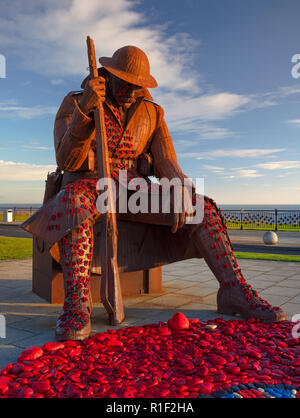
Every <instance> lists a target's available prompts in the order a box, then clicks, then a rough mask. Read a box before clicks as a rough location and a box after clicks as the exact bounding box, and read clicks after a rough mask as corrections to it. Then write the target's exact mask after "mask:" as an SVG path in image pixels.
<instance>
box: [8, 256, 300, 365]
mask: <svg viewBox="0 0 300 418" xmlns="http://www.w3.org/2000/svg"><path fill="white" fill-rule="evenodd" d="M239 263H240V266H241V267H242V269H243V272H244V275H245V277H246V278H247V279H248V282H249V283H250V284H251V285H252V286H253V287H254V288H255V289H256V290H258V291H259V294H260V295H261V296H262V297H263V298H264V299H267V300H268V301H269V302H270V303H271V304H273V305H277V306H281V307H282V308H283V309H284V310H285V311H286V312H287V314H288V318H289V319H291V318H292V316H293V315H295V314H300V263H292V262H278V261H262V260H239ZM31 274H32V260H31V259H25V260H7V261H0V314H2V315H4V319H5V321H6V338H0V367H1V366H4V365H5V364H7V363H10V362H15V361H16V360H17V358H18V355H19V354H20V352H21V351H22V350H23V349H25V348H27V347H29V346H32V345H36V346H41V345H42V344H44V343H45V342H47V341H54V340H55V339H54V328H55V323H56V319H57V317H58V315H59V313H60V311H61V306H60V305H51V304H49V303H46V302H45V301H44V300H43V299H41V298H40V297H38V296H37V295H35V294H34V293H32V291H31ZM217 289H218V283H217V281H216V279H215V278H214V276H213V274H212V273H211V272H210V270H209V268H208V267H207V265H206V263H205V262H204V260H198V259H192V260H187V261H182V262H178V263H173V264H170V265H168V266H166V267H164V268H163V292H162V293H160V294H150V295H140V296H136V297H127V298H125V300H124V304H125V313H126V320H125V322H124V323H123V324H122V325H121V326H120V327H126V326H132V325H143V324H147V323H151V322H158V321H167V320H168V319H169V318H170V317H171V316H172V315H173V314H174V313H176V312H178V311H180V312H183V313H184V314H185V315H186V316H187V317H189V318H192V317H196V318H200V319H201V320H208V319H211V318H216V317H218V316H220V315H218V314H217V312H216V292H217ZM224 318H226V319H229V318H230V317H228V316H224ZM1 319H3V317H1ZM108 328H112V327H109V326H108V325H107V315H106V312H105V310H104V308H103V307H102V305H100V304H98V305H96V306H94V309H93V328H92V330H93V333H96V332H101V331H106V330H107V329H108Z"/></svg>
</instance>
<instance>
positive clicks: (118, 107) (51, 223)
mask: <svg viewBox="0 0 300 418" xmlns="http://www.w3.org/2000/svg"><path fill="white" fill-rule="evenodd" d="M99 61H100V64H101V65H102V67H101V68H99V69H98V75H99V76H98V77H97V78H93V79H92V78H91V77H90V76H89V77H87V78H86V79H85V80H84V81H83V83H82V85H81V87H82V90H81V91H76V92H74V91H72V92H70V93H69V94H68V95H67V96H66V97H65V98H64V100H63V102H62V104H61V106H60V108H59V110H58V112H57V115H56V119H55V126H54V143H55V151H56V160H57V164H58V167H59V169H60V170H63V178H62V183H61V187H60V191H59V192H58V193H57V194H56V195H55V196H54V197H52V198H51V199H50V200H49V201H48V202H46V203H45V204H44V205H43V206H42V208H41V209H40V210H39V211H38V212H36V213H35V214H34V215H33V216H32V217H31V218H29V220H28V221H26V222H25V223H24V224H23V227H24V228H25V229H26V230H27V231H29V232H31V233H33V234H34V235H36V236H38V237H41V238H42V239H44V240H45V241H47V242H48V243H51V245H53V247H52V249H53V251H52V254H53V256H54V257H55V255H54V253H55V251H54V249H55V247H56V248H57V246H58V249H59V254H56V256H57V257H59V260H60V264H61V267H62V271H63V278H64V289H65V303H64V306H63V311H62V313H61V315H60V317H59V318H58V321H57V325H56V338H57V339H58V340H66V339H73V340H80V339H84V338H86V337H88V335H89V334H90V330H91V320H90V317H91V303H90V298H89V279H90V272H91V264H92V257H93V225H94V223H95V222H96V220H97V219H99V216H100V217H101V214H100V215H99V213H98V211H97V209H96V200H97V197H98V192H97V190H96V183H97V180H98V177H97V162H96V153H97V150H96V141H95V120H94V116H93V111H94V109H95V107H97V106H99V104H100V103H102V105H103V110H104V121H105V130H106V136H107V151H108V154H109V155H108V158H109V163H110V171H111V177H112V178H113V179H115V180H116V181H117V182H118V179H119V176H118V174H119V171H120V170H127V172H128V177H127V181H130V180H131V179H133V178H144V179H146V181H147V182H148V183H150V180H149V179H148V175H151V174H154V175H155V176H156V178H157V179H158V180H160V179H162V178H167V179H169V180H172V179H174V178H179V179H180V180H181V181H182V182H184V179H186V176H185V175H184V174H183V172H182V171H181V168H180V167H179V165H178V162H177V158H176V153H175V150H174V146H173V142H172V139H171V137H170V134H169V131H168V127H167V125H166V123H165V120H164V111H163V109H162V108H161V107H160V106H159V105H158V104H156V103H154V102H153V101H152V97H151V95H150V93H149V91H148V88H154V87H156V86H157V82H156V80H155V79H154V78H153V76H152V75H151V74H150V65H149V61H148V58H147V56H146V54H145V53H144V52H143V51H142V50H141V49H139V48H137V47H135V46H125V47H123V48H120V49H118V50H117V51H116V52H115V53H114V54H113V56H112V57H111V58H109V57H102V58H100V59H99ZM183 106H184V103H183ZM141 161H142V162H146V167H148V168H147V169H146V170H145V168H141V167H145V165H144V166H143V165H142V164H141ZM180 187H181V186H180ZM183 194H184V196H185V197H186V198H185V199H184V207H183V210H182V212H181V213H180V215H179V217H178V216H177V217H175V218H171V217H170V218H169V219H175V221H174V222H170V225H169V226H166V225H164V226H158V228H160V230H161V239H160V241H161V240H162V241H163V240H164V239H165V240H166V239H167V238H166V237H167V236H169V235H170V229H172V232H173V235H174V238H176V236H179V235H180V240H178V243H179V244H178V246H180V247H182V248H185V249H186V248H187V247H191V246H192V247H193V256H195V257H199V258H202V257H203V258H204V259H205V261H206V263H207V264H208V266H209V267H210V269H211V271H212V273H213V274H214V275H215V277H216V279H217V280H218V282H219V284H220V288H219V290H218V294H217V305H218V312H219V313H221V314H230V315H232V314H234V313H237V314H240V315H241V316H242V317H244V318H250V317H254V318H258V319H260V320H261V321H263V322H266V323H271V322H278V321H281V320H284V319H285V318H286V314H285V313H284V312H283V311H282V310H281V309H280V308H278V307H272V306H271V305H270V304H269V303H268V302H267V301H265V300H263V299H262V298H260V297H259V296H258V294H257V292H256V291H255V290H254V289H253V288H252V287H251V286H250V285H249V284H248V283H247V282H246V280H245V278H244V276H243V274H242V272H241V269H240V267H239V265H238V263H237V261H236V259H235V256H234V253H233V248H232V245H231V242H230V239H229V237H228V234H227V231H226V225H225V222H224V219H223V217H222V214H221V211H220V209H219V208H218V207H217V206H216V204H215V202H214V201H213V200H212V199H210V198H208V197H206V196H200V195H197V194H196V193H195V192H194V194H193V196H192V198H189V196H186V194H185V189H184V188H183ZM197 198H199V199H201V198H202V200H203V201H204V217H203V220H202V221H201V222H199V223H198V224H196V225H195V224H194V225H189V224H187V223H185V219H186V215H187V214H191V213H192V212H193V209H192V204H193V202H194V201H195V199H197ZM135 219H136V220H138V215H136V218H135V215H133V216H132V217H131V220H133V221H134V220H135ZM144 220H145V222H148V223H150V224H151V223H155V222H153V221H151V214H148V215H147V216H146V217H145V218H144ZM139 221H140V219H139ZM167 233H168V234H169V235H167ZM166 244H167V243H166ZM153 245H155V243H153ZM149 256H150V255H149ZM170 261H171V259H170ZM172 261H174V260H172Z"/></svg>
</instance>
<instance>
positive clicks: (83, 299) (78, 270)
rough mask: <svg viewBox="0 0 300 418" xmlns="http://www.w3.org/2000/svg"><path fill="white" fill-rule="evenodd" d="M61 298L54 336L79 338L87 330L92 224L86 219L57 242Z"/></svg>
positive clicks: (70, 338) (60, 338)
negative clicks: (60, 311)
mask: <svg viewBox="0 0 300 418" xmlns="http://www.w3.org/2000/svg"><path fill="white" fill-rule="evenodd" d="M59 251H60V258H61V266H62V272H63V279H64V289H65V301H64V306H63V311H62V313H61V315H60V317H59V319H58V321H57V324H56V330H55V333H56V338H57V340H59V341H63V340H82V339H84V338H86V337H88V336H89V334H90V331H91V320H90V316H91V303H90V293H89V281H90V271H91V264H92V258H93V225H92V222H91V221H90V220H87V221H85V222H84V223H83V224H82V225H80V226H79V227H76V228H74V229H73V230H72V231H71V232H70V233H69V234H68V235H66V236H65V237H64V238H63V239H62V240H61V241H59Z"/></svg>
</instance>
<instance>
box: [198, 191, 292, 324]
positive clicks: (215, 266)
mask: <svg viewBox="0 0 300 418" xmlns="http://www.w3.org/2000/svg"><path fill="white" fill-rule="evenodd" d="M226 229H227V228H226V225H225V221H224V218H223V216H222V214H221V211H220V209H219V208H217V206H216V204H215V202H214V201H213V200H212V199H208V198H205V205H204V219H203V222H202V223H201V224H199V225H197V227H196V228H195V231H194V233H193V235H192V237H193V238H192V239H193V240H194V242H195V244H196V246H198V248H199V253H201V255H202V256H203V257H204V259H205V261H206V263H207V264H208V266H209V267H210V269H211V271H212V272H213V273H214V275H215V277H216V278H217V280H218V281H219V283H220V288H219V290H218V294H217V305H218V313H220V314H227V315H234V314H240V315H241V316H242V317H243V318H245V319H247V318H257V319H259V320H261V322H264V323H272V322H279V321H282V320H285V319H286V314H285V312H283V311H282V310H281V309H280V308H279V307H276V306H275V307H273V306H271V305H270V304H269V303H268V302H267V301H266V300H264V299H262V298H261V297H259V296H258V294H257V292H256V291H255V290H254V289H253V288H252V287H251V286H250V285H249V284H248V283H247V282H246V280H245V278H244V276H243V274H242V271H241V269H240V267H239V265H238V263H237V260H236V258H235V256H234V253H233V247H232V244H231V242H230V238H229V236H228V234H227V230H226Z"/></svg>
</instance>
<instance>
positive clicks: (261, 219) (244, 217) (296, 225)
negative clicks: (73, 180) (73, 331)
mask: <svg viewBox="0 0 300 418" xmlns="http://www.w3.org/2000/svg"><path fill="white" fill-rule="evenodd" d="M10 209H12V218H13V219H12V220H13V221H14V222H24V221H25V220H26V219H28V218H29V217H30V216H31V215H33V214H34V212H36V211H37V210H38V208H33V207H29V206H27V207H25V206H24V207H11V208H10ZM5 211H6V209H0V221H3V220H4V212H5ZM222 214H223V217H224V219H225V222H226V225H227V228H229V229H264V230H273V231H300V210H279V209H274V210H253V209H240V210H233V209H223V210H222Z"/></svg>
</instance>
